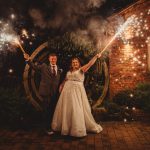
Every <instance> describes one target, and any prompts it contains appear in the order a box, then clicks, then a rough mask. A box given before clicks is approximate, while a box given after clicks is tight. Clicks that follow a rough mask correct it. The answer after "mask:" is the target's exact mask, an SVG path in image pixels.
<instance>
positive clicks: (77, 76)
mask: <svg viewBox="0 0 150 150" xmlns="http://www.w3.org/2000/svg"><path fill="white" fill-rule="evenodd" d="M67 80H70V81H79V82H83V81H84V73H83V72H82V71H81V70H80V69H78V70H76V71H74V72H71V71H68V72H67Z"/></svg>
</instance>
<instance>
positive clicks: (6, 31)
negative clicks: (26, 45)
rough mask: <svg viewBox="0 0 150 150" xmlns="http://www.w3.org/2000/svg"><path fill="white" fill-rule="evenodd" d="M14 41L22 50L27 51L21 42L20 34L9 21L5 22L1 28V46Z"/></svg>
mask: <svg viewBox="0 0 150 150" xmlns="http://www.w3.org/2000/svg"><path fill="white" fill-rule="evenodd" d="M7 43H12V44H16V45H18V46H19V47H20V49H21V51H22V52H23V53H25V50H24V49H23V47H22V46H21V44H20V42H19V36H17V34H16V33H15V31H14V30H13V29H12V27H11V26H10V25H9V24H8V23H7V24H6V23H5V24H3V26H2V29H1V30H0V47H1V48H2V46H3V45H4V44H7Z"/></svg>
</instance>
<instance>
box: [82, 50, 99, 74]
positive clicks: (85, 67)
mask: <svg viewBox="0 0 150 150" xmlns="http://www.w3.org/2000/svg"><path fill="white" fill-rule="evenodd" d="M100 57H101V53H99V54H96V55H95V56H94V57H93V58H92V59H91V60H90V61H89V62H88V63H87V64H85V65H84V66H82V67H81V70H82V71H83V72H87V71H88V70H89V69H90V67H91V66H92V65H93V64H94V63H95V62H96V60H97V58H100Z"/></svg>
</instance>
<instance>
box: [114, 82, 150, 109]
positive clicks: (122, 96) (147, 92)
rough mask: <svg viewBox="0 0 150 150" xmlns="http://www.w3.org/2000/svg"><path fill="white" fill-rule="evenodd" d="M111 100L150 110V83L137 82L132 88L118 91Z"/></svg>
mask: <svg viewBox="0 0 150 150" xmlns="http://www.w3.org/2000/svg"><path fill="white" fill-rule="evenodd" d="M113 101H114V102H115V103H117V104H119V105H121V106H123V105H125V106H128V107H137V108H140V109H142V110H144V111H147V112H150V83H139V84H138V85H137V87H136V88H135V89H133V90H131V89H127V90H124V91H120V92H119V93H118V94H116V95H115V96H114V98H113Z"/></svg>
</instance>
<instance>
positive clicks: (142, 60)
mask: <svg viewBox="0 0 150 150" xmlns="http://www.w3.org/2000/svg"><path fill="white" fill-rule="evenodd" d="M149 6H150V1H148V0H141V1H139V2H137V3H135V4H134V5H132V6H130V7H128V8H127V9H125V10H123V11H122V12H120V13H119V15H121V16H123V17H124V19H125V20H126V19H127V18H128V17H130V16H131V15H133V14H135V15H136V16H137V18H138V21H139V22H140V26H141V27H139V28H140V29H141V30H140V31H138V33H139V34H140V35H138V34H134V35H133V37H132V38H129V39H128V40H127V41H126V42H128V44H124V43H123V41H122V40H119V39H116V41H115V42H114V43H113V44H112V47H111V52H110V55H109V58H110V64H109V72H110V86H109V92H110V97H111V98H112V97H113V96H114V95H115V94H116V93H118V92H119V91H121V90H124V89H126V88H134V87H135V86H136V85H137V84H138V83H141V82H147V81H150V76H149V71H148V60H147V59H148V43H149V42H150V39H149V38H150V7H149ZM115 17H116V15H115V16H112V17H111V18H109V19H110V20H113V19H114V18H115ZM136 30H138V29H136ZM134 32H136V31H134ZM129 33H130V32H126V36H128V34H129ZM129 36H130V35H129Z"/></svg>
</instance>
